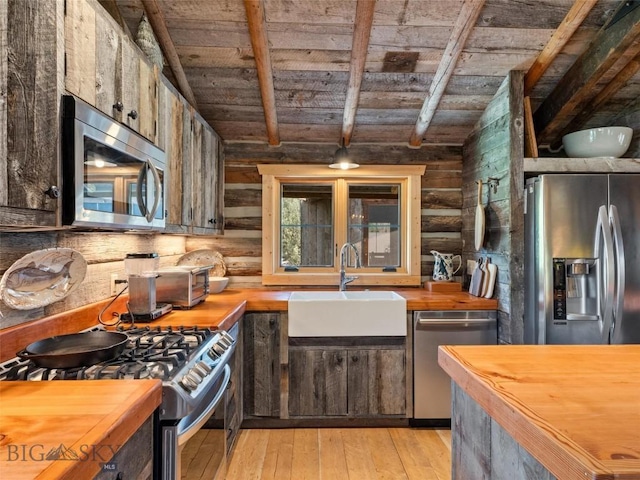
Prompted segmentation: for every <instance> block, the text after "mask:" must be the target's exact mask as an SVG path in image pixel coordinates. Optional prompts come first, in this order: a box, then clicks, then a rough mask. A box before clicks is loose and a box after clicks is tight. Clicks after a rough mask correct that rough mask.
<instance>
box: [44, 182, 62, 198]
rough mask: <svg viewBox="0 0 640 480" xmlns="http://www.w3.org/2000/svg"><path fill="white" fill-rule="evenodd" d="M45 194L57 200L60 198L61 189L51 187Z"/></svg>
mask: <svg viewBox="0 0 640 480" xmlns="http://www.w3.org/2000/svg"><path fill="white" fill-rule="evenodd" d="M44 194H45V195H46V196H48V197H49V198H53V199H54V200H55V199H56V198H58V197H60V189H59V188H58V187H56V186H55V185H51V186H50V187H49V188H48V189H46V190H45V191H44Z"/></svg>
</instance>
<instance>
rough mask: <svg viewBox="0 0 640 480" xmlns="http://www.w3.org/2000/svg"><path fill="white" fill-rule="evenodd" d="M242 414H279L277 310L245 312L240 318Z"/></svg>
mask: <svg viewBox="0 0 640 480" xmlns="http://www.w3.org/2000/svg"><path fill="white" fill-rule="evenodd" d="M242 338H243V342H242V343H243V345H242V348H243V352H244V355H243V385H242V387H243V404H244V413H245V416H256V417H276V418H278V417H280V314H279V313H247V314H245V316H244V318H243V320H242Z"/></svg>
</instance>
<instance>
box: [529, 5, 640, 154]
mask: <svg viewBox="0 0 640 480" xmlns="http://www.w3.org/2000/svg"><path fill="white" fill-rule="evenodd" d="M639 35H640V2H623V4H622V7H621V9H620V11H619V12H618V14H617V15H616V18H615V20H614V21H612V22H610V23H609V24H607V25H605V26H604V27H603V28H602V29H601V30H600V31H599V32H598V34H597V35H596V36H595V38H594V39H593V41H592V42H591V44H590V45H589V47H587V49H586V50H585V51H584V52H583V53H582V54H581V55H580V56H579V57H578V58H577V60H576V61H575V62H574V64H573V65H572V66H571V68H569V70H568V71H567V73H566V74H565V76H564V77H562V79H561V80H560V81H559V82H558V84H557V85H556V87H555V88H554V89H553V91H552V92H551V94H549V96H548V97H547V98H546V100H545V101H544V102H542V104H541V105H540V107H538V110H536V112H535V114H534V117H533V118H534V123H535V126H536V131H537V136H538V143H539V144H542V143H545V142H547V143H550V144H556V143H557V142H558V141H559V139H560V136H561V133H562V131H563V129H564V128H566V127H567V124H569V123H570V121H571V119H572V117H573V116H574V115H575V113H574V112H576V111H579V110H581V108H582V107H583V106H584V105H586V104H587V103H588V102H589V101H591V100H592V99H593V98H594V97H595V95H596V94H597V93H598V91H597V88H596V87H597V84H598V81H599V80H600V79H601V78H602V77H603V76H604V75H605V74H606V73H607V72H608V71H609V70H610V69H611V68H612V67H613V66H614V65H615V63H616V62H617V61H618V60H619V59H620V57H621V56H622V55H623V54H625V52H627V50H628V49H630V48H634V43H635V42H637V39H638V36H639Z"/></svg>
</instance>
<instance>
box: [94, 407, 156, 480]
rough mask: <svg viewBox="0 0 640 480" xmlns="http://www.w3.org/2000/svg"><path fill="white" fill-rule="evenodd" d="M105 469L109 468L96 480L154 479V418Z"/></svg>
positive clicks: (143, 425) (119, 451) (149, 420)
mask: <svg viewBox="0 0 640 480" xmlns="http://www.w3.org/2000/svg"><path fill="white" fill-rule="evenodd" d="M105 450H107V449H105ZM105 467H108V468H104V469H103V470H102V471H101V472H100V473H99V474H98V475H96V476H95V477H94V479H95V480H116V479H126V478H137V479H140V480H150V479H151V478H153V416H151V417H149V418H148V419H147V420H146V421H145V422H144V423H143V424H142V426H141V427H140V428H139V429H138V430H137V431H136V433H134V434H133V436H131V438H129V440H127V442H126V443H125V444H124V445H122V447H121V448H120V450H118V451H117V452H116V454H115V455H114V456H113V458H112V459H111V460H109V461H108V462H107V463H106V465H105ZM111 467H113V469H111Z"/></svg>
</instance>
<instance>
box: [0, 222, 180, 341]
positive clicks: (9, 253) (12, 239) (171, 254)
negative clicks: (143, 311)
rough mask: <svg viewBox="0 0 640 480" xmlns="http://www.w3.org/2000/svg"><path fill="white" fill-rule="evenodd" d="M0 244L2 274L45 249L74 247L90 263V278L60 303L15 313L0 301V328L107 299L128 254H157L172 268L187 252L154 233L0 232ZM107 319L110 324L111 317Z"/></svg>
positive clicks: (177, 241)
mask: <svg viewBox="0 0 640 480" xmlns="http://www.w3.org/2000/svg"><path fill="white" fill-rule="evenodd" d="M0 244H1V245H2V256H0V275H2V273H4V272H5V271H6V270H7V269H8V268H9V267H11V265H13V263H14V262H15V261H17V260H19V259H20V258H22V257H23V256H24V255H26V254H28V253H31V252H33V251H35V250H40V249H44V248H53V247H65V248H73V249H74V250H77V251H78V252H80V253H81V254H82V255H83V257H84V258H85V259H86V261H87V263H88V268H87V275H86V277H85V279H84V281H83V282H82V284H81V285H80V287H79V288H78V289H77V290H76V291H75V292H73V294H72V295H69V296H68V297H67V298H65V299H63V300H61V301H59V302H56V303H53V304H51V305H48V306H46V307H44V308H39V309H35V310H13V309H11V308H9V307H8V306H7V305H5V304H4V303H3V302H2V301H0V329H1V328H7V327H9V326H12V325H17V324H20V323H24V322H27V321H30V320H34V319H37V318H42V317H45V316H49V315H54V314H56V313H59V312H62V311H65V310H70V309H73V308H76V307H80V306H83V305H86V304H89V303H94V302H97V301H100V300H104V299H105V298H108V297H109V296H110V279H111V274H113V273H116V274H118V275H122V276H123V277H124V275H125V272H124V259H125V257H126V255H127V254H128V253H140V252H145V253H147V252H156V253H158V255H159V257H160V266H170V265H175V264H176V262H177V261H178V259H179V258H180V256H181V255H183V254H184V253H185V251H186V250H185V238H184V237H180V236H170V235H155V234H127V235H123V234H121V233H99V232H71V231H64V232H47V233H0ZM105 320H106V321H111V319H110V318H109V319H105ZM97 323H98V319H97V318H96V324H97Z"/></svg>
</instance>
